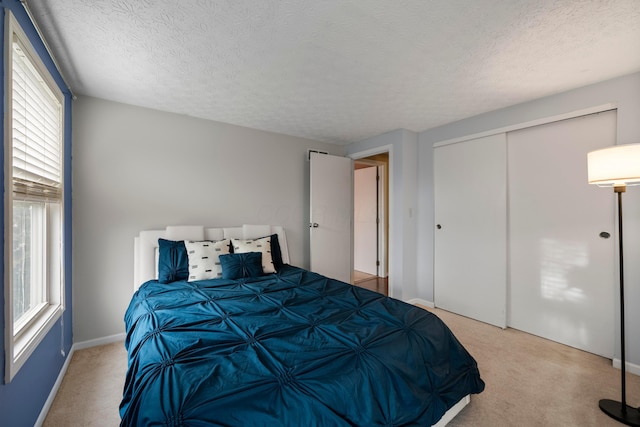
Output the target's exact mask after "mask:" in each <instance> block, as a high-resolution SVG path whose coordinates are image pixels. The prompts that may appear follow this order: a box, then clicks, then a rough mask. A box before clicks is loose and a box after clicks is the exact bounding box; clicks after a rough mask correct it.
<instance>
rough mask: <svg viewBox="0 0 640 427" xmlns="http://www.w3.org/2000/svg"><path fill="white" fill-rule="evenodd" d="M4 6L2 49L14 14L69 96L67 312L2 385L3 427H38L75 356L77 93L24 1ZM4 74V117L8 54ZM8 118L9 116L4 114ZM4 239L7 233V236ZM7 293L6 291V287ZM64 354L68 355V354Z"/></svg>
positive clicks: (0, 314) (1, 312) (0, 153)
mask: <svg viewBox="0 0 640 427" xmlns="http://www.w3.org/2000/svg"><path fill="white" fill-rule="evenodd" d="M0 6H1V7H2V9H1V10H2V20H1V21H0V34H1V35H2V39H3V42H2V46H3V49H4V26H5V16H6V14H7V11H8V10H10V11H11V12H12V13H13V15H14V16H15V17H16V19H17V21H18V22H19V23H20V25H21V26H22V29H23V30H24V31H25V33H26V34H27V36H28V37H29V39H30V41H31V44H32V45H33V46H34V47H35V49H36V51H37V53H38V55H39V56H40V58H41V59H42V61H43V62H44V63H45V65H46V66H47V68H48V69H49V71H50V72H51V75H52V76H53V77H54V79H55V80H56V82H57V83H58V85H59V86H60V89H61V90H62V92H63V93H64V95H65V136H64V168H65V169H64V170H65V176H64V185H65V189H66V191H65V200H64V224H65V226H64V241H65V246H64V247H65V252H64V257H65V264H64V277H65V307H66V309H65V312H64V314H63V315H62V317H61V319H60V320H58V322H57V323H56V324H55V325H54V327H53V328H52V329H51V331H49V333H48V334H47V336H46V337H45V338H44V339H43V340H42V342H41V343H40V345H39V346H38V348H37V349H36V350H35V351H34V352H33V354H32V355H31V357H30V358H29V360H27V362H26V363H25V364H24V365H23V366H22V368H21V369H20V371H19V372H18V373H17V374H16V375H15V377H14V378H13V380H12V381H11V382H10V383H9V384H4V383H3V381H2V382H1V383H0V419H1V421H0V423H2V425H7V426H14V427H21V426H29V427H31V426H33V424H34V423H35V421H36V420H37V419H38V416H39V415H40V412H41V410H42V407H43V405H44V403H45V402H46V400H47V398H48V397H49V394H50V393H51V389H52V387H53V385H54V384H55V382H56V379H57V378H58V375H59V374H60V371H61V369H62V366H63V365H64V363H65V361H66V358H67V357H68V355H69V352H70V350H71V346H72V344H73V336H72V312H71V311H72V310H71V307H72V301H71V98H72V95H71V93H70V91H69V90H68V89H67V87H66V85H65V83H64V81H63V79H62V77H61V76H60V74H59V73H58V71H57V69H56V67H55V65H54V63H53V61H52V60H51V58H50V56H49V54H48V53H47V50H46V48H45V46H44V44H43V43H42V40H41V39H40V37H39V36H38V33H37V31H36V30H35V28H34V27H33V24H32V23H31V21H30V20H29V17H28V15H27V13H26V11H25V9H24V7H23V6H22V4H21V3H20V1H19V0H0ZM0 62H1V63H2V67H0V72H1V73H2V84H1V85H0V91H1V93H2V100H3V113H4V108H6V104H7V97H6V94H5V75H6V73H5V67H6V64H5V63H4V54H3V55H0ZM3 116H4V114H3ZM4 125H5V123H4V120H1V121H0V132H2V135H4ZM0 164H2V165H3V164H4V149H3V150H0ZM0 182H2V188H4V184H5V183H4V173H2V174H0ZM2 203H3V209H2V211H0V224H1V225H2V227H4V197H3V198H2ZM2 235H4V229H3V234H2ZM0 260H4V245H0ZM0 266H1V267H0V277H2V278H3V279H2V282H3V283H4V274H5V271H4V269H5V265H4V261H2V262H0ZM3 289H4V288H3ZM0 302H1V303H0V325H1V326H2V330H3V331H5V328H6V327H7V325H6V324H5V305H4V303H5V301H4V291H3V292H0ZM0 346H2V352H1V362H2V366H1V367H0V372H1V373H2V379H3V380H4V374H5V372H4V370H5V358H6V357H7V354H6V353H5V352H6V348H5V342H4V333H3V338H2V340H1V341H0ZM62 353H64V355H63V354H62Z"/></svg>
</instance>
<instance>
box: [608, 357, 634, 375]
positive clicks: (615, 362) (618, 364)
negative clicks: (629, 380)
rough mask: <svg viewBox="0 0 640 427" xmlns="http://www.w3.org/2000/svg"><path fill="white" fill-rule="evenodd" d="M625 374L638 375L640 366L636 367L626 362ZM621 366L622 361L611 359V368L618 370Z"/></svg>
mask: <svg viewBox="0 0 640 427" xmlns="http://www.w3.org/2000/svg"><path fill="white" fill-rule="evenodd" d="M625 365H626V369H625V370H626V372H629V373H630V374H635V375H640V365H636V364H634V363H629V362H626V363H625ZM621 366H622V361H621V360H620V359H613V367H614V368H616V369H620V367H621Z"/></svg>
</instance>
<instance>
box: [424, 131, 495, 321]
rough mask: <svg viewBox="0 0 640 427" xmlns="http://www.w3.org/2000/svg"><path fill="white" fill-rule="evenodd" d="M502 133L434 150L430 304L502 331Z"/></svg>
mask: <svg viewBox="0 0 640 427" xmlns="http://www.w3.org/2000/svg"><path fill="white" fill-rule="evenodd" d="M506 176H507V174H506V136H505V134H500V135H494V136H489V137H486V138H479V139H475V140H471V141H465V142H460V143H456V144H451V145H445V146H441V147H436V148H435V149H434V178H435V194H434V197H435V218H436V230H435V260H434V263H435V265H434V270H435V271H434V300H435V304H436V306H437V307H440V308H443V309H445V310H448V311H452V312H454V313H458V314H461V315H463V316H467V317H471V318H474V319H478V320H481V321H483V322H486V323H490V324H492V325H496V326H499V327H505V326H506V302H507V297H506V288H507V279H506V278H507V253H506V245H507V236H506V232H507V219H506V215H507V202H506V197H507V190H506Z"/></svg>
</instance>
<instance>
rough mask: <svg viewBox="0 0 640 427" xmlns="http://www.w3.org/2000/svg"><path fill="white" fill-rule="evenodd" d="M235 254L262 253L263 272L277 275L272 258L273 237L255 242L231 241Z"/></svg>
mask: <svg viewBox="0 0 640 427" xmlns="http://www.w3.org/2000/svg"><path fill="white" fill-rule="evenodd" d="M231 244H232V245H233V253H234V254H243V253H247V252H262V272H263V273H265V274H267V273H275V272H276V267H275V266H274V265H273V258H272V257H271V236H269V237H263V238H262V239H255V240H239V239H231Z"/></svg>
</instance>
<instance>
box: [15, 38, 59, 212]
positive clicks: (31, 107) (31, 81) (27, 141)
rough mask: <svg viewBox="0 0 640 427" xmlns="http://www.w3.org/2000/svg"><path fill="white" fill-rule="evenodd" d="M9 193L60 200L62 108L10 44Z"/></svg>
mask: <svg viewBox="0 0 640 427" xmlns="http://www.w3.org/2000/svg"><path fill="white" fill-rule="evenodd" d="M12 49H13V55H12V57H13V60H12V62H13V64H12V65H13V73H12V76H13V78H12V92H13V93H12V100H13V105H12V107H13V120H12V121H13V123H12V126H13V155H12V156H13V193H14V197H17V198H31V199H33V198H35V199H40V200H59V199H60V198H61V197H62V159H61V152H62V147H61V146H60V141H61V131H62V130H61V125H62V123H61V114H62V105H61V103H60V101H59V100H58V99H57V98H56V96H55V95H54V94H53V93H52V92H51V90H50V89H49V87H48V85H47V84H46V83H45V82H44V81H43V80H42V78H41V77H40V75H39V73H38V72H37V71H36V68H35V66H34V64H33V63H32V61H31V60H30V59H29V57H28V56H27V55H26V54H25V49H23V48H22V46H21V45H20V42H19V41H18V40H14V42H13V44H12Z"/></svg>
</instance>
